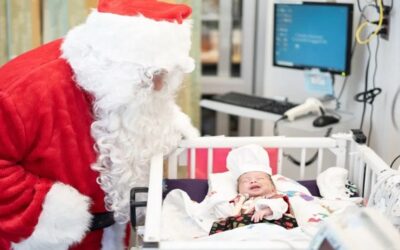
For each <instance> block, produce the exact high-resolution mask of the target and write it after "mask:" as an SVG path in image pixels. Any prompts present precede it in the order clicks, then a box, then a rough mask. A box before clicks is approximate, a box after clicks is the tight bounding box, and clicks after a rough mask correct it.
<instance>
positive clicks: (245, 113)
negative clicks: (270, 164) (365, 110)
mask: <svg viewBox="0 0 400 250" xmlns="http://www.w3.org/2000/svg"><path fill="white" fill-rule="evenodd" d="M200 106H201V107H203V108H207V109H211V110H215V111H217V112H221V113H225V114H229V115H236V116H239V117H246V118H251V119H258V120H264V121H271V122H274V121H276V120H278V119H279V118H280V117H281V116H280V115H277V114H273V113H269V112H264V111H259V110H255V109H250V108H245V107H241V106H236V105H231V104H226V103H222V102H218V101H213V100H209V99H203V100H201V101H200ZM327 113H328V114H329V113H330V111H329V110H328V112H327ZM335 113H336V114H338V115H340V116H341V118H340V121H339V123H336V124H332V125H329V126H325V127H314V126H313V125H312V122H313V121H314V119H315V118H316V117H317V116H316V115H306V116H304V117H300V118H298V119H296V120H295V121H293V122H289V121H286V120H285V121H281V122H280V124H279V125H280V126H285V127H291V128H295V129H302V130H305V131H310V132H313V131H320V130H321V131H325V130H326V128H328V127H334V126H338V125H343V124H344V123H347V122H350V121H351V120H352V118H353V115H352V114H350V113H348V112H344V111H335Z"/></svg>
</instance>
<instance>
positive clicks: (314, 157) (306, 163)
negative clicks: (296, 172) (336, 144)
mask: <svg viewBox="0 0 400 250" xmlns="http://www.w3.org/2000/svg"><path fill="white" fill-rule="evenodd" d="M321 110H322V109H321ZM322 114H324V111H322ZM286 119H287V116H285V115H284V116H282V117H281V118H279V119H278V120H276V121H275V122H274V129H273V135H274V136H278V135H279V131H278V123H279V122H281V121H283V120H286ZM331 132H332V127H329V128H328V129H327V131H326V133H325V137H328V136H330V134H331ZM283 156H284V157H287V159H288V160H289V161H291V162H292V163H293V164H295V165H297V166H300V165H301V162H300V161H299V160H297V159H296V158H294V157H293V156H292V155H290V154H286V153H283ZM317 157H318V150H317V152H315V153H314V155H313V156H311V158H310V159H309V160H307V161H306V162H305V166H308V165H311V164H313V163H314V162H315V160H316V159H317Z"/></svg>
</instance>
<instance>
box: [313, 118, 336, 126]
mask: <svg viewBox="0 0 400 250" xmlns="http://www.w3.org/2000/svg"><path fill="white" fill-rule="evenodd" d="M337 122H339V119H338V118H336V117H334V116H331V115H321V116H318V117H317V118H316V119H315V120H314V121H313V126H314V127H325V126H328V125H331V124H334V123H337Z"/></svg>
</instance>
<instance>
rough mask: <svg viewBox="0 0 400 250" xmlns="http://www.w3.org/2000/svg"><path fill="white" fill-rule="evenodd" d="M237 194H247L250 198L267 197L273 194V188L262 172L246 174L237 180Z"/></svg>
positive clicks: (266, 175)
mask: <svg viewBox="0 0 400 250" xmlns="http://www.w3.org/2000/svg"><path fill="white" fill-rule="evenodd" d="M238 185H239V186H238V187H239V193H241V194H245V193H247V194H249V196H250V197H255V196H263V195H268V194H271V193H274V192H275V186H274V184H273V183H272V181H271V179H270V177H269V176H268V174H266V173H264V172H258V171H254V172H247V173H244V174H242V175H241V176H240V177H239V180H238Z"/></svg>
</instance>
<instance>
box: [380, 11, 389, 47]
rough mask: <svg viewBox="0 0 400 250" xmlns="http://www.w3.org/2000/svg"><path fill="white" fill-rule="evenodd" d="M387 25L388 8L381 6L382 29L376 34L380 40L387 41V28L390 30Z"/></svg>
mask: <svg viewBox="0 0 400 250" xmlns="http://www.w3.org/2000/svg"><path fill="white" fill-rule="evenodd" d="M389 24H390V7H389V6H383V21H382V27H381V29H380V30H379V33H378V34H379V36H380V37H381V38H382V39H385V40H389V28H390V25H389Z"/></svg>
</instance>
